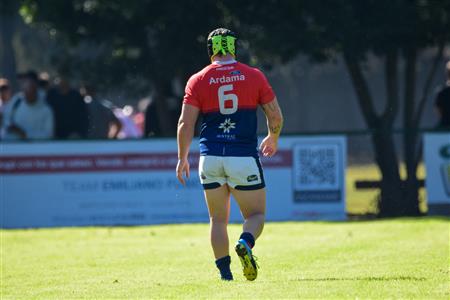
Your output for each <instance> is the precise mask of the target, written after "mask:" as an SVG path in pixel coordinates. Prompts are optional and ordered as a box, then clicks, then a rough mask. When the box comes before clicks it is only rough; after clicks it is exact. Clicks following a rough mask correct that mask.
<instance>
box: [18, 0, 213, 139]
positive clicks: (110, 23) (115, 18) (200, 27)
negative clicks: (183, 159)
mask: <svg viewBox="0 0 450 300" xmlns="http://www.w3.org/2000/svg"><path fill="white" fill-rule="evenodd" d="M21 14H22V16H23V17H24V19H25V20H26V21H28V22H29V23H30V24H32V25H34V26H44V27H45V28H46V29H47V30H48V32H49V33H50V34H51V35H52V36H54V37H55V38H57V39H59V40H61V42H62V43H67V44H68V45H69V47H67V51H66V52H65V53H64V56H63V57H60V58H59V59H58V60H57V64H58V65H59V66H60V68H61V69H63V70H67V69H69V70H70V69H72V70H75V69H76V70H80V71H81V73H82V76H83V77H84V78H86V79H88V80H91V81H93V82H96V83H104V84H105V85H107V86H109V87H114V86H120V88H122V89H123V88H126V89H129V90H134V91H139V90H140V89H143V90H146V89H148V87H149V86H151V87H152V90H153V93H152V94H153V97H154V99H155V101H156V108H157V111H158V116H159V123H160V127H161V129H162V135H164V136H171V135H174V134H175V130H176V117H177V116H176V115H177V113H178V111H176V112H174V111H170V110H169V107H168V101H167V98H169V97H171V96H172V88H171V87H172V82H173V80H174V78H179V79H181V80H182V81H185V80H186V79H187V78H188V76H189V75H190V74H192V73H193V72H195V71H198V70H199V69H200V68H201V67H202V66H203V65H205V64H207V63H208V57H207V55H206V46H205V38H206V35H207V33H208V32H209V31H210V30H211V29H212V28H214V27H216V26H217V22H218V20H221V13H220V9H219V7H218V6H217V5H216V3H214V2H212V1H194V0H187V1H173V0H170V1H156V0H128V1H121V0H67V1H59V0H25V1H24V4H23V5H22V8H21ZM83 43H84V44H89V45H90V47H91V48H92V47H94V48H95V49H96V50H97V51H96V52H95V51H94V52H95V53H94V54H93V55H90V56H89V55H86V54H85V53H83V52H82V51H81V53H80V51H77V52H75V53H74V51H73V50H71V48H72V49H73V48H74V47H76V46H79V45H80V44H83ZM142 78H146V80H144V82H142ZM124 82H127V83H131V84H129V85H128V86H126V87H125V86H124V84H123V83H124ZM180 101H181V100H180Z"/></svg>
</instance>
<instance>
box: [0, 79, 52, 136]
mask: <svg viewBox="0 0 450 300" xmlns="http://www.w3.org/2000/svg"><path fill="white" fill-rule="evenodd" d="M19 79H20V85H21V89H22V92H20V93H18V94H16V95H14V97H13V98H12V99H11V100H10V105H8V106H7V107H5V110H4V112H3V120H2V130H1V134H2V139H3V140H34V139H51V138H53V135H54V116H53V112H52V110H51V108H50V106H49V105H48V104H47V102H46V100H45V92H44V91H42V90H39V89H38V76H37V74H36V72H33V71H29V72H27V73H23V74H19Z"/></svg>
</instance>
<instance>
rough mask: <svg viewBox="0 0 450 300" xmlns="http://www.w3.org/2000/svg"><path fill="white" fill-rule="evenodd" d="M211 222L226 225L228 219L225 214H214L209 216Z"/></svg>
mask: <svg viewBox="0 0 450 300" xmlns="http://www.w3.org/2000/svg"><path fill="white" fill-rule="evenodd" d="M209 222H210V223H211V224H212V225H216V226H226V225H227V224H228V219H227V218H226V217H225V216H214V217H210V218H209Z"/></svg>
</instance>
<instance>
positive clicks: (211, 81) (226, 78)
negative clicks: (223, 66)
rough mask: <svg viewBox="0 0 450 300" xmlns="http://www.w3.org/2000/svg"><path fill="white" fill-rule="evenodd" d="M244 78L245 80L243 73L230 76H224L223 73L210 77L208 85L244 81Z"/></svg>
mask: <svg viewBox="0 0 450 300" xmlns="http://www.w3.org/2000/svg"><path fill="white" fill-rule="evenodd" d="M244 80H245V75H244V74H240V75H232V76H225V75H223V76H222V77H211V78H209V85H212V84H220V83H232V82H237V81H244Z"/></svg>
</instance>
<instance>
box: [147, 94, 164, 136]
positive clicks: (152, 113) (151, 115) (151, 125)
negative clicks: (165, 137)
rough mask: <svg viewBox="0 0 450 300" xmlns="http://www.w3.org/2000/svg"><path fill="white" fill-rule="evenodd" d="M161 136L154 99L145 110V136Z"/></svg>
mask: <svg viewBox="0 0 450 300" xmlns="http://www.w3.org/2000/svg"><path fill="white" fill-rule="evenodd" d="M161 134H162V132H161V128H160V126H159V116H158V111H157V109H156V102H155V100H154V99H151V100H150V103H149V104H148V106H147V109H146V110H145V126H144V136H145V137H153V136H154V137H159V136H161Z"/></svg>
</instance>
